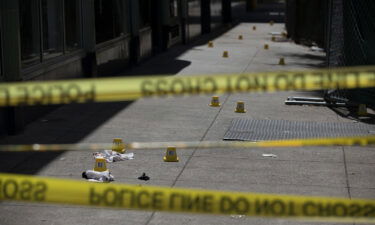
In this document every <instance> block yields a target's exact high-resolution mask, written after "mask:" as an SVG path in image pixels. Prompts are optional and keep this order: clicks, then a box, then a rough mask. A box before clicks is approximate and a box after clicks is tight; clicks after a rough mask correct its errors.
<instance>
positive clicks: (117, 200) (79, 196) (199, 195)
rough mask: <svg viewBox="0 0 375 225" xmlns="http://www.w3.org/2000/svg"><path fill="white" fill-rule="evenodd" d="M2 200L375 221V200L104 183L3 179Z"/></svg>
mask: <svg viewBox="0 0 375 225" xmlns="http://www.w3.org/2000/svg"><path fill="white" fill-rule="evenodd" d="M0 200H3V201H4V200H5V201H26V202H38V203H57V204H72V205H84V206H96V207H110V208H122V209H139V210H152V211H165V212H183V213H205V214H222V215H246V216H257V217H275V218H287V219H308V220H324V221H344V222H375V200H365V199H347V198H332V197H310V196H309V197H307V196H297V195H278V194H260V193H241V192H224V191H213V190H199V189H183V188H169V187H154V186H138V185H127V184H99V183H89V182H82V181H74V180H66V179H56V178H44V177H36V176H24V175H10V174H0Z"/></svg>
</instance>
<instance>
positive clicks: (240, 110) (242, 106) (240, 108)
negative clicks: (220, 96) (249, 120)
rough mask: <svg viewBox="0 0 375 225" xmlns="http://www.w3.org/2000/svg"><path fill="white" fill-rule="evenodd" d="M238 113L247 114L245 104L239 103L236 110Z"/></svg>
mask: <svg viewBox="0 0 375 225" xmlns="http://www.w3.org/2000/svg"><path fill="white" fill-rule="evenodd" d="M235 112H236V113H245V112H246V110H245V103H244V102H237V107H236V110H235Z"/></svg>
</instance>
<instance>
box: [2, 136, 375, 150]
mask: <svg viewBox="0 0 375 225" xmlns="http://www.w3.org/2000/svg"><path fill="white" fill-rule="evenodd" d="M367 145H375V135H371V136H358V137H334V138H311V139H290V140H275V141H258V142H243V141H241V142H238V141H228V142H223V141H190V142H184V141H181V142H131V143H125V149H134V150H136V149H142V150H147V149H165V148H168V147H170V146H174V147H176V148H178V149H192V148H202V149H203V148H237V149H238V148H271V147H308V146H367ZM111 148H112V144H109V143H97V144H93V143H87V144H86V143H79V144H32V145H0V151H10V152H24V151H86V150H91V151H100V150H103V149H111Z"/></svg>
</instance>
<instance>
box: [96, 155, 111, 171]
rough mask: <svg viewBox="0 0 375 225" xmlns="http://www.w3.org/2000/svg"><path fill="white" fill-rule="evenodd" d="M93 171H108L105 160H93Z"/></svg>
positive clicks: (98, 158) (101, 158)
mask: <svg viewBox="0 0 375 225" xmlns="http://www.w3.org/2000/svg"><path fill="white" fill-rule="evenodd" d="M94 171H96V172H104V171H108V169H107V162H106V161H105V158H103V157H97V158H95V166H94Z"/></svg>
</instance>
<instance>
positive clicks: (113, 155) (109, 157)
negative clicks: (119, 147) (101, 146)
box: [94, 150, 134, 163]
mask: <svg viewBox="0 0 375 225" xmlns="http://www.w3.org/2000/svg"><path fill="white" fill-rule="evenodd" d="M97 157H103V158H105V160H106V161H107V162H109V163H111V162H117V161H124V160H131V159H134V153H132V152H131V153H125V154H121V153H118V152H115V151H112V150H104V151H103V152H96V153H94V158H97Z"/></svg>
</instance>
